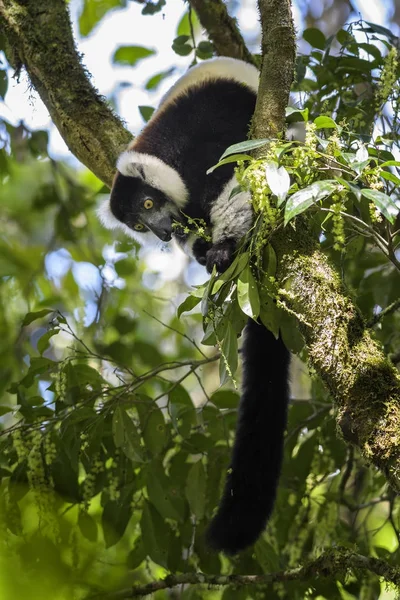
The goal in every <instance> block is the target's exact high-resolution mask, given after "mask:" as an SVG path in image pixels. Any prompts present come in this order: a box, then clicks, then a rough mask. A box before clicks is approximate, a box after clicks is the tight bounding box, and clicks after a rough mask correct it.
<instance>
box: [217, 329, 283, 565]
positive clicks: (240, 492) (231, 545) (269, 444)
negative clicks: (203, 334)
mask: <svg viewBox="0 0 400 600" xmlns="http://www.w3.org/2000/svg"><path fill="white" fill-rule="evenodd" d="M242 355H243V390H242V397H241V400H240V406H239V417H238V425H237V429H236V438H235V443H234V447H233V452H232V462H231V468H230V469H229V471H228V475H227V479H226V483H225V490H224V493H223V496H222V500H221V502H220V506H219V508H218V512H217V514H216V515H215V517H214V519H213V520H212V522H211V525H210V527H209V529H208V532H207V541H208V543H209V545H210V546H211V547H212V548H214V549H215V550H222V551H223V552H226V553H227V554H236V552H239V551H240V550H243V549H244V548H246V546H249V545H250V544H252V543H253V542H255V541H256V539H257V538H258V537H259V535H260V534H261V533H262V531H263V529H264V528H265V525H266V523H267V520H268V518H269V517H270V515H271V512H272V508H273V505H274V501H275V496H276V490H277V486H278V481H279V475H280V470H281V463H282V455H283V439H284V432H285V428H286V420H287V406H288V399H289V391H288V369H289V361H290V356H289V352H288V351H287V349H286V347H285V346H284V344H283V342H282V340H281V339H280V338H279V339H278V340H276V339H275V337H274V336H273V334H272V333H271V332H270V331H268V330H267V329H266V328H265V327H264V326H263V325H258V324H257V323H256V322H255V321H253V320H252V319H249V321H248V323H247V325H246V329H245V337H244V342H243V346H242Z"/></svg>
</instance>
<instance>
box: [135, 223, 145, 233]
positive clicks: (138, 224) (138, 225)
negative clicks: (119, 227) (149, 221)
mask: <svg viewBox="0 0 400 600" xmlns="http://www.w3.org/2000/svg"><path fill="white" fill-rule="evenodd" d="M133 229H134V230H135V231H142V230H143V225H142V224H141V223H136V225H134V226H133Z"/></svg>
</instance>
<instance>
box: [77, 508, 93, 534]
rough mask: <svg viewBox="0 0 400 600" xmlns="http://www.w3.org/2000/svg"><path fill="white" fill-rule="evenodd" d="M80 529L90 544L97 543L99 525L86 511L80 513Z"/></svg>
mask: <svg viewBox="0 0 400 600" xmlns="http://www.w3.org/2000/svg"><path fill="white" fill-rule="evenodd" d="M78 527H79V529H80V530H81V532H82V535H83V536H84V537H85V538H86V539H87V540H89V541H90V542H97V523H96V521H95V520H94V519H93V517H91V516H90V515H89V514H88V513H87V512H86V511H84V510H81V511H79V516H78Z"/></svg>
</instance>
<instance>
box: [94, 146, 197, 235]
mask: <svg viewBox="0 0 400 600" xmlns="http://www.w3.org/2000/svg"><path fill="white" fill-rule="evenodd" d="M117 169H118V171H117V173H116V175H115V177H114V182H113V186H112V189H111V196H110V199H109V200H108V199H107V200H106V201H105V202H104V203H103V204H102V206H101V207H100V209H99V211H98V215H99V218H100V221H101V222H102V224H103V225H104V226H105V227H107V228H108V229H117V228H120V229H122V230H123V231H124V232H125V233H127V234H128V235H129V236H131V237H133V238H135V239H136V240H137V241H139V242H140V241H142V240H143V239H145V238H144V237H143V236H142V234H145V233H148V232H152V233H154V234H155V235H156V236H157V237H158V238H159V239H160V240H162V241H163V242H169V241H170V240H171V237H172V234H173V232H174V228H173V223H174V222H175V221H180V216H179V209H181V208H183V207H184V206H185V204H186V203H187V196H188V193H187V189H186V186H185V184H184V182H183V180H182V178H181V177H180V175H179V174H178V173H177V171H175V169H173V168H172V167H170V166H168V165H167V164H166V163H164V162H163V161H162V160H160V159H159V158H157V157H155V156H151V155H149V154H143V153H140V152H134V151H132V150H128V151H127V152H124V153H123V154H121V156H120V157H119V159H118V162H117Z"/></svg>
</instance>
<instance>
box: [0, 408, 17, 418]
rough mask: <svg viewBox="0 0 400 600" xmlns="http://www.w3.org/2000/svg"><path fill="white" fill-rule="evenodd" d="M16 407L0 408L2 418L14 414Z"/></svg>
mask: <svg viewBox="0 0 400 600" xmlns="http://www.w3.org/2000/svg"><path fill="white" fill-rule="evenodd" d="M15 408H16V407H15V406H4V405H1V406H0V417H2V416H3V415H6V414H7V413H10V412H13V411H14V410H15Z"/></svg>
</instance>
